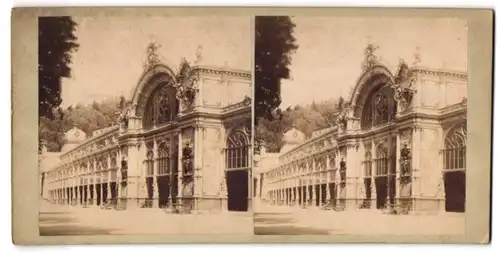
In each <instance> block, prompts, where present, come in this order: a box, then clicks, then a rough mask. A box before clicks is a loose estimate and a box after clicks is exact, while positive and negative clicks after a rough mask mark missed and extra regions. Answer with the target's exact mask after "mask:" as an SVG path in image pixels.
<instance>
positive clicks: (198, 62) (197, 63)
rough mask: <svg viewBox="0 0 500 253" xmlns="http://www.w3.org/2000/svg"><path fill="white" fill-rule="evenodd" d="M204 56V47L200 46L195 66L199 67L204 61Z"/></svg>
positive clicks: (197, 49) (197, 50)
mask: <svg viewBox="0 0 500 253" xmlns="http://www.w3.org/2000/svg"><path fill="white" fill-rule="evenodd" d="M202 54H203V47H202V46H201V45H199V46H198V47H197V48H196V60H195V61H194V65H195V66H197V65H199V64H200V62H201V60H202V59H203V57H202Z"/></svg>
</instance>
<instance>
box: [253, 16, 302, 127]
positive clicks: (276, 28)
mask: <svg viewBox="0 0 500 253" xmlns="http://www.w3.org/2000/svg"><path fill="white" fill-rule="evenodd" d="M294 28H295V24H294V23H293V22H292V20H291V18H290V17H288V16H266V17H257V18H256V19H255V49H256V50H255V116H256V118H261V117H264V118H267V119H269V120H271V119H272V118H273V115H272V112H273V110H275V109H276V108H278V107H279V105H280V104H281V98H280V85H281V79H288V78H290V69H289V67H288V66H289V65H290V63H291V55H292V53H294V52H295V50H297V49H298V45H297V44H296V40H295V38H294V36H293V30H294ZM256 122H257V120H256Z"/></svg>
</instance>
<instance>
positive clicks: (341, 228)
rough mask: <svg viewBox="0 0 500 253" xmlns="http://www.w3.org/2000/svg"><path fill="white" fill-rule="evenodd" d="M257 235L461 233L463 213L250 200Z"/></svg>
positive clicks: (463, 222) (463, 226)
mask: <svg viewBox="0 0 500 253" xmlns="http://www.w3.org/2000/svg"><path fill="white" fill-rule="evenodd" d="M254 207H255V209H254V220H255V228H254V231H255V234H257V235H327V234H359V235H362V234H365V235H388V234H393V235H394V234H395V235H461V234H463V233H464V232H465V214H458V213H440V214H413V215H388V214H383V213H382V212H381V211H380V210H366V211H365V210H363V211H361V210H351V211H340V212H336V211H323V210H318V209H300V208H298V207H280V206H271V205H268V204H264V203H262V202H261V203H259V202H258V201H254Z"/></svg>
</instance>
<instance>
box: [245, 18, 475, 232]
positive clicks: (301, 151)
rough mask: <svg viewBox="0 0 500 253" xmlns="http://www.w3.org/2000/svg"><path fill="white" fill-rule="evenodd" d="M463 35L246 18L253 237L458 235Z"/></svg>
mask: <svg viewBox="0 0 500 253" xmlns="http://www.w3.org/2000/svg"><path fill="white" fill-rule="evenodd" d="M467 33H468V32H467V20H466V19H459V18H452V17H450V18H431V17H421V18H415V17H361V16H360V17H346V16H339V17H335V16H325V17H315V16H257V17H255V62H254V63H255V73H254V78H255V80H254V83H255V89H254V92H255V94H254V99H255V102H254V153H255V154H254V168H253V173H252V176H253V193H252V194H253V202H252V204H253V211H254V232H255V234H256V235H328V234H366V235H377V234H387V235H389V234H390V235H462V234H464V233H465V206H466V149H467V86H468V72H467V35H468V34H467Z"/></svg>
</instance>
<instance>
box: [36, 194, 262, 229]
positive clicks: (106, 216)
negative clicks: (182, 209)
mask: <svg viewBox="0 0 500 253" xmlns="http://www.w3.org/2000/svg"><path fill="white" fill-rule="evenodd" d="M39 227H40V235H42V236H44V235H119V234H134V235H135V234H175V235H179V234H198V235H199V234H212V235H213V234H233V235H234V234H252V233H253V219H252V214H251V213H249V212H246V213H243V212H235V213H233V212H212V213H203V214H182V215H181V214H171V213H166V212H164V211H162V210H160V209H135V210H124V211H116V210H104V209H100V208H96V207H90V208H82V207H79V206H66V205H55V204H49V203H46V202H42V203H41V204H40V216H39Z"/></svg>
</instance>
